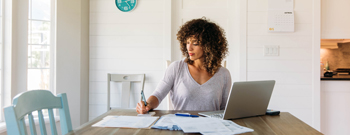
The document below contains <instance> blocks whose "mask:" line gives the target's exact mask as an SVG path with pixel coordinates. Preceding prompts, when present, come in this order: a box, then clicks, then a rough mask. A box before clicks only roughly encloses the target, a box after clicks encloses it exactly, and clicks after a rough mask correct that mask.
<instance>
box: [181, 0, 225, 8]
mask: <svg viewBox="0 0 350 135" xmlns="http://www.w3.org/2000/svg"><path fill="white" fill-rule="evenodd" d="M226 4H227V0H215V1H212V0H182V8H183V9H193V8H201V9H204V10H208V9H209V10H210V9H212V8H218V9H221V8H222V7H223V5H226Z"/></svg>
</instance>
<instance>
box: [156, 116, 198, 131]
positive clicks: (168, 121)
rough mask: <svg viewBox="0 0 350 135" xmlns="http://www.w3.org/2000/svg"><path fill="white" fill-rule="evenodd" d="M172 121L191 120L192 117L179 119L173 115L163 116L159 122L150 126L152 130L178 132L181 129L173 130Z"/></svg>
mask: <svg viewBox="0 0 350 135" xmlns="http://www.w3.org/2000/svg"><path fill="white" fill-rule="evenodd" d="M173 119H192V117H179V116H176V115H175V114H168V115H163V116H162V117H161V118H159V120H158V121H157V122H156V123H155V124H154V125H153V126H152V128H160V129H169V130H179V129H181V128H179V127H177V129H173V126H174V125H176V124H175V123H174V122H173Z"/></svg>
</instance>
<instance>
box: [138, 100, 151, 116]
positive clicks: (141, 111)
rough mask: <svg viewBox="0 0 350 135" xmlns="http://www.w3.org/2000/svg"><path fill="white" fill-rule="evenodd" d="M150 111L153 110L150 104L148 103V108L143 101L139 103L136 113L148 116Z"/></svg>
mask: <svg viewBox="0 0 350 135" xmlns="http://www.w3.org/2000/svg"><path fill="white" fill-rule="evenodd" d="M149 110H151V107H150V104H149V103H147V106H145V102H143V101H141V102H139V103H137V106H136V112H137V113H138V114H146V113H147V112H148V111H149Z"/></svg>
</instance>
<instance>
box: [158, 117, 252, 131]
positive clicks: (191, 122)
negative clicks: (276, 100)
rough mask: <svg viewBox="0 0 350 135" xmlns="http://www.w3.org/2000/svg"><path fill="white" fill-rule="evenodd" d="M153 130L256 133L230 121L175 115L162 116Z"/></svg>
mask: <svg viewBox="0 0 350 135" xmlns="http://www.w3.org/2000/svg"><path fill="white" fill-rule="evenodd" d="M152 128H157V129H168V130H183V132H184V133H201V134H204V135H214V134H224V135H225V134H227V135H232V134H241V133H246V132H253V131H254V130H253V129H250V128H246V127H243V126H240V125H238V124H236V123H234V122H232V121H230V120H221V119H216V118H191V117H176V116H175V115H174V114H170V115H165V116H162V117H161V118H160V119H159V120H158V121H157V122H156V123H155V124H154V125H153V126H152Z"/></svg>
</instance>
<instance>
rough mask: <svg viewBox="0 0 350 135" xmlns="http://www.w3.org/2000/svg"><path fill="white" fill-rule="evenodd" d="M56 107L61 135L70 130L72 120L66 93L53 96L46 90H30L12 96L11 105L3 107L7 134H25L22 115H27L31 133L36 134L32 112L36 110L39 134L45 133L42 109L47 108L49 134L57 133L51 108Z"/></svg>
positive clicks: (54, 134) (55, 134)
mask: <svg viewBox="0 0 350 135" xmlns="http://www.w3.org/2000/svg"><path fill="white" fill-rule="evenodd" d="M54 108H57V109H58V110H59V115H60V123H61V133H62V135H64V134H67V133H68V132H70V131H72V122H71V118H70V114H69V107H68V101H67V95H66V93H62V94H58V95H57V96H54V95H53V94H52V93H51V92H50V91H47V90H32V91H27V92H23V93H20V94H18V95H16V97H14V98H13V105H12V106H9V107H6V108H4V114H5V121H6V127H7V134H9V135H27V129H26V124H25V120H24V117H25V116H26V115H28V119H29V127H30V132H31V135H36V134H37V132H36V128H35V123H34V119H33V115H32V112H34V111H38V117H39V125H40V131H41V135H46V134H47V133H46V127H45V121H44V117H43V113H42V110H43V109H48V114H49V119H50V127H51V134H52V135H57V129H56V124H55V119H54V114H53V109H54Z"/></svg>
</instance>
